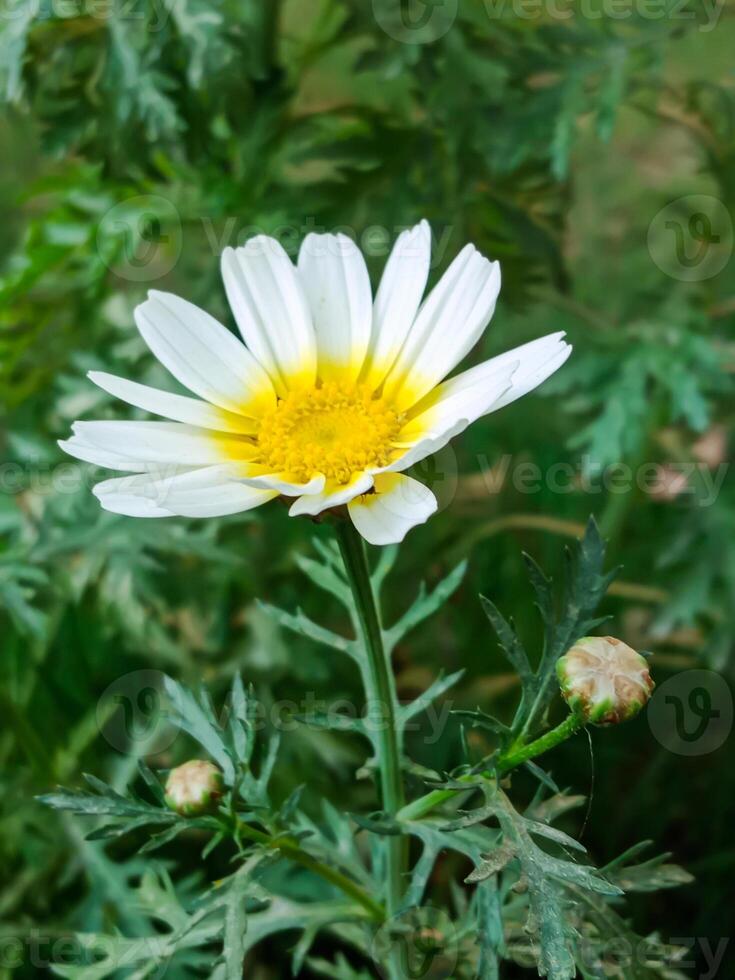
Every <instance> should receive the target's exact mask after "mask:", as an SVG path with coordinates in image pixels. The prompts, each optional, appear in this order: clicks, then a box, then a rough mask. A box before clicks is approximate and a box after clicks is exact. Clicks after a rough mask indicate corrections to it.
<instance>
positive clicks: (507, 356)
mask: <svg viewBox="0 0 735 980" xmlns="http://www.w3.org/2000/svg"><path fill="white" fill-rule="evenodd" d="M563 337H564V332H563V331H561V332H560V333H553V334H549V335H548V336H546V337H540V338H539V339H538V340H532V341H531V342H530V343H528V344H523V345H522V346H521V347H516V348H515V350H509V351H506V352H505V353H504V354H500V355H499V356H498V357H493V358H492V359H491V360H490V361H486V362H485V365H483V364H479V365H478V366H477V367H476V368H470V371H468V372H465V373H467V374H470V372H471V371H477V372H479V370H480V369H481V368H483V367H485V366H487V368H488V369H490V365H491V364H495V365H498V364H501V363H503V362H504V361H510V360H516V359H517V360H519V361H520V366H519V368H518V370H517V371H516V373H515V374H514V375H513V383H512V385H511V387H510V388H509V389H508V391H507V392H506V393H505V394H504V395H502V396H501V397H500V398H499V399H498V401H497V402H496V403H495V404H494V405H493V406H492V407H491V408H490V409H489V410H490V411H492V412H497V410H498V409H499V408H505V406H506V405H510V403H511V402H514V401H516V399H518V398H522V397H523V395H527V394H528V392H529V391H533V389H534V388H538V386H539V385H540V384H542V383H543V382H544V381H546V379H547V378H550V377H551V375H552V374H554V372H555V371H558V370H559V368H560V367H561V366H562V364H564V363H565V361H566V360H567V358H568V357H569V355H570V354H571V353H572V347H571V344H567V343H565V342H564V341H563V340H562V338H563ZM460 377H461V376H460ZM457 380H458V379H457Z"/></svg>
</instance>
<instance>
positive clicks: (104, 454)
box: [58, 436, 146, 473]
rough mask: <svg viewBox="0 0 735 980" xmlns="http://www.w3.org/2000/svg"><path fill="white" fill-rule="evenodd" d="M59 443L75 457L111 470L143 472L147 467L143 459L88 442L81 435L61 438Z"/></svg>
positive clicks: (66, 451)
mask: <svg viewBox="0 0 735 980" xmlns="http://www.w3.org/2000/svg"><path fill="white" fill-rule="evenodd" d="M58 444H59V446H60V447H61V449H63V450H64V452H65V453H68V454H69V455H70V456H73V457H74V458H75V459H80V460H82V462H83V463H92V464H93V465H94V466H105V467H107V469H109V470H121V471H122V472H125V473H142V472H143V471H144V470H145V469H146V464H145V463H144V462H143V461H142V460H138V461H135V460H132V459H130V458H129V457H128V456H121V455H120V454H119V453H113V452H110V451H109V450H107V449H104V448H101V447H100V446H96V445H94V444H92V443H89V442H86V441H85V440H84V439H82V438H80V437H79V436H72V437H71V439H59V442H58Z"/></svg>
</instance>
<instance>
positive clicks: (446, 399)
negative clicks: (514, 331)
mask: <svg viewBox="0 0 735 980" xmlns="http://www.w3.org/2000/svg"><path fill="white" fill-rule="evenodd" d="M498 360H499V361H500V363H496V361H495V359H493V360H491V361H486V362H485V363H484V364H481V365H479V367H481V368H483V369H484V370H482V371H478V370H477V369H476V368H471V369H470V370H469V371H464V372H463V373H462V374H459V375H457V377H456V378H452V379H451V380H449V381H445V382H444V383H443V384H440V385H439V386H438V387H436V388H435V389H434V390H433V391H432V392H431V393H430V394H429V395H427V396H426V398H424V399H422V401H421V402H419V403H418V405H416V406H415V408H414V410H413V411H412V412H411V418H410V420H409V421H408V422H407V423H406V424H405V425H404V426H403V428H402V429H401V432H400V434H399V439H400V440H401V441H404V440H405V441H406V442H409V443H413V442H416V440H418V439H422V438H425V437H426V436H434V437H436V436H439V435H442V433H444V432H446V431H447V430H449V429H453V428H454V427H455V426H456V424H457V423H458V422H460V421H464V423H465V426H466V425H469V424H470V423H471V422H474V421H475V419H477V418H479V417H480V416H481V415H485V414H486V413H487V412H489V411H491V410H492V409H493V408H494V407H495V404H496V403H497V402H498V401H499V400H501V399H502V398H503V397H504V396H505V395H506V394H507V392H508V391H509V390H510V389H511V388H512V386H513V380H514V377H515V375H516V373H517V372H518V370H519V368H520V361H518V360H513V361H511V360H509V359H508V358H505V357H504V358H502V359H498Z"/></svg>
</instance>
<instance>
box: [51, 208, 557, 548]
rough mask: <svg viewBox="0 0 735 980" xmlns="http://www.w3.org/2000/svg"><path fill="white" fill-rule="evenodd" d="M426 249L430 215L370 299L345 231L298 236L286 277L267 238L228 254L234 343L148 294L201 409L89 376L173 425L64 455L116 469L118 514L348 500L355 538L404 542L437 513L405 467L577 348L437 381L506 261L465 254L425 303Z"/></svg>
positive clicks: (141, 324) (101, 490) (159, 330)
mask: <svg viewBox="0 0 735 980" xmlns="http://www.w3.org/2000/svg"><path fill="white" fill-rule="evenodd" d="M430 252H431V235H430V231H429V226H428V224H427V223H426V222H425V221H422V222H421V223H420V224H419V225H417V226H416V227H414V228H412V229H411V230H410V231H404V232H403V233H402V234H401V235H400V236H399V237H398V240H397V241H396V244H395V246H394V248H393V251H392V253H391V255H390V257H389V259H388V262H387V265H386V267H385V271H384V272H383V277H382V279H381V282H380V286H379V288H378V291H377V294H376V296H375V299H374V300H373V297H372V293H371V289H370V280H369V278H368V272H367V268H366V265H365V260H364V259H363V257H362V254H361V253H360V251H359V249H358V248H357V246H356V245H355V244H354V243H353V242H352V241H351V240H350V239H349V238H346V237H345V236H344V235H330V234H325V235H321V234H310V235H308V236H307V237H306V239H305V240H304V242H303V244H302V246H301V250H300V253H299V258H298V263H297V265H296V266H294V265H293V263H292V262H291V260H290V259H289V257H288V255H287V254H286V252H285V251H284V249H283V248H282V247H281V245H280V244H279V243H278V242H277V241H275V240H274V239H272V238H268V237H267V236H265V235H259V236H257V237H256V238H253V239H252V240H251V241H249V242H248V243H247V245H245V246H244V247H242V248H237V249H232V248H227V249H225V251H224V253H223V255H222V275H223V278H224V284H225V289H226V291H227V297H228V299H229V302H230V306H231V307H232V311H233V314H234V316H235V320H236V321H237V326H238V328H239V330H240V333H241V334H242V338H243V340H244V344H243V343H241V342H240V341H239V340H238V339H237V338H236V337H235V336H234V335H233V334H232V333H231V332H230V331H229V330H227V329H226V328H225V327H224V326H222V324H220V323H218V322H217V321H216V320H215V319H213V317H211V316H210V315H209V314H208V313H205V312H204V311H203V310H200V309H199V308H198V307H196V306H193V305H192V304H191V303H189V302H187V301H186V300H184V299H180V298H179V297H177V296H173V295H172V294H170V293H162V292H157V291H151V292H150V293H149V298H148V299H147V300H146V301H145V302H144V303H143V304H141V305H140V306H139V307H138V308H137V309H136V311H135V319H136V323H137V325H138V328H139V330H140V332H141V334H142V335H143V338H144V340H145V341H146V343H147V344H148V346H149V347H150V349H151V350H152V352H153V353H154V354H155V356H156V357H157V358H158V360H159V361H160V362H161V363H162V364H163V365H164V366H165V367H166V368H167V369H168V371H170V373H171V374H172V375H173V376H174V377H175V378H176V379H177V381H179V382H180V383H181V384H182V385H183V386H184V387H185V388H187V389H188V390H189V391H191V392H192V393H193V394H194V395H196V396H198V397H196V398H191V397H187V396H184V395H176V394H171V393H169V392H164V391H158V390H156V389H154V388H150V387H148V386H146V385H142V384H137V383H135V382H132V381H127V380H125V379H124V378H118V377H114V376H112V375H110V374H105V373H101V372H97V371H92V372H90V375H89V376H90V378H91V379H92V381H94V382H95V383H96V384H97V385H99V386H100V387H101V388H103V389H104V390H105V391H107V392H109V393H110V394H112V395H114V396H116V397H117V398H121V399H122V400H123V401H125V402H127V403H128V404H130V405H134V406H135V407H136V408H140V409H143V410H144V411H146V412H150V413H152V414H154V415H157V416H159V417H161V418H164V419H167V420H170V421H162V422H152V421H151V422H139V421H130V422H127V421H119V422H112V421H103V422H77V423H75V424H74V426H73V436H72V437H71V438H70V439H68V440H67V441H64V442H61V443H60V445H61V446H62V448H63V449H64V450H66V452H68V453H70V454H71V455H72V456H75V457H76V458H78V459H81V460H84V461H86V462H89V463H94V464H97V465H99V466H104V467H108V468H109V469H113V470H119V471H121V472H122V473H124V474H126V475H125V476H122V477H117V478H115V479H111V480H105V481H104V482H102V483H98V484H97V485H96V486H95V488H94V493H95V494H96V495H97V497H98V499H99V501H100V503H101V505H102V506H103V507H104V508H105V509H106V510H109V511H113V512H114V513H117V514H127V515H129V516H132V517H170V516H173V515H180V516H184V517H216V516H222V515H225V514H233V513H236V512H238V511H245V510H250V509H251V508H252V507H257V506H259V505H260V504H263V503H265V502H266V501H268V500H271V499H272V498H274V497H277V496H286V497H293V498H294V500H293V503H292V505H291V508H290V511H289V513H290V514H291V515H292V516H296V515H298V514H309V515H317V514H320V513H322V512H323V511H326V510H328V509H329V508H333V507H338V506H342V505H346V506H347V510H348V512H349V516H350V518H351V519H352V521H353V523H354V525H355V527H356V528H357V529H358V531H359V532H360V533H361V534H362V536H363V537H364V538H365V539H366V540H367V541H369V542H371V543H372V544H379V545H383V544H389V543H391V542H397V541H400V540H402V539H403V537H404V536H405V534H406V533H407V531H409V530H410V529H411V528H412V527H414V525H416V524H421V523H423V522H424V521H425V520H426V519H427V518H428V517H429V516H430V515H431V514H432V513H433V512H434V511H435V510H436V507H437V503H436V499H435V498H434V495H433V494H432V493H431V491H430V490H429V489H427V488H426V487H425V486H423V485H422V484H421V483H418V482H417V481H416V480H413V479H411V478H410V477H408V476H405V475H404V474H403V471H404V470H406V469H408V468H409V467H410V466H412V465H413V464H414V463H417V462H419V461H420V460H422V459H424V458H425V457H427V456H429V455H430V454H431V453H435V452H436V451H437V450H439V449H441V448H442V447H443V446H445V445H446V444H447V443H448V442H449V440H450V439H451V438H452V437H453V436H455V435H457V434H458V433H459V432H461V431H462V430H463V429H465V428H466V427H467V426H468V425H469V424H470V423H471V422H474V421H475V419H477V418H479V417H480V416H482V415H486V414H488V413H489V412H494V411H496V410H497V409H499V408H502V407H503V406H504V405H508V404H509V403H510V402H512V401H515V399H516V398H520V397H521V395H525V394H526V392H528V391H531V390H532V389H533V388H535V387H536V386H537V385H540V384H541V382H542V381H544V380H545V379H546V378H548V377H549V375H550V374H552V373H553V372H554V371H556V370H557V368H559V367H561V365H562V364H563V363H564V361H565V360H566V359H567V357H568V356H569V353H570V351H571V348H570V346H569V345H568V344H566V343H565V342H564V341H563V339H562V338H563V336H564V334H563V333H555V334H550V335H549V336H547V337H543V338H541V339H540V340H535V341H532V342H531V343H528V344H524V345H523V346H521V347H517V348H516V349H515V350H512V351H509V352H507V353H505V354H501V355H500V356H499V357H494V358H491V359H490V360H488V361H485V362H484V363H482V364H479V365H478V366H477V367H473V368H470V369H469V370H468V371H464V372H463V373H461V374H458V375H457V376H456V377H454V378H451V379H450V380H448V381H445V380H444V378H446V376H447V375H448V374H449V373H450V372H451V371H452V370H453V369H454V368H455V367H456V365H457V364H458V363H459V362H460V361H461V360H462V358H463V357H464V356H465V355H466V354H467V353H468V352H469V351H470V350H471V349H472V347H474V345H475V344H476V342H477V341H478V340H479V338H480V336H481V334H482V332H483V330H484V329H485V327H486V326H487V324H488V322H489V320H490V318H491V316H492V315H493V311H494V309H495V301H496V299H497V296H498V292H499V290H500V267H499V265H498V263H497V262H490V261H488V259H486V258H484V257H483V256H482V255H480V253H479V252H478V251H477V250H476V249H475V248H474V246H472V245H467V246H465V248H463V249H462V251H461V252H460V253H459V255H458V256H457V257H456V258H455V259H454V261H453V262H452V264H451V265H450V266H449V268H448V269H447V271H446V272H445V273H444V275H443V276H442V278H441V279H440V281H439V283H438V284H437V285H436V286H435V287H434V289H432V291H431V292H430V293H429V294H428V296H427V297H426V299H425V300H424V301H423V302H422V296H423V293H424V289H425V286H426V280H427V278H428V275H429V264H430Z"/></svg>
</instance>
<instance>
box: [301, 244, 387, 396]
mask: <svg viewBox="0 0 735 980" xmlns="http://www.w3.org/2000/svg"><path fill="white" fill-rule="evenodd" d="M298 269H299V276H300V278H301V282H302V283H303V286H304V290H305V292H306V296H307V299H308V301H309V306H310V308H311V315H312V317H313V320H314V330H315V331H316V343H317V351H318V362H319V377H320V378H322V379H338V380H339V379H345V380H350V381H354V380H356V379H357V377H358V375H359V374H360V370H361V369H362V366H363V364H364V361H365V355H366V354H367V350H368V345H369V343H370V332H371V325H372V316H373V314H372V293H371V291H370V278H369V276H368V271H367V267H366V265H365V259H364V258H363V257H362V253H361V252H360V249H359V248H358V247H357V245H355V243H354V242H353V241H352V240H351V239H349V238H347V236H346V235H316V234H313V233H312V234H310V235H307V236H306V238H305V239H304V241H303V242H302V244H301V249H300V251H299V261H298Z"/></svg>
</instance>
